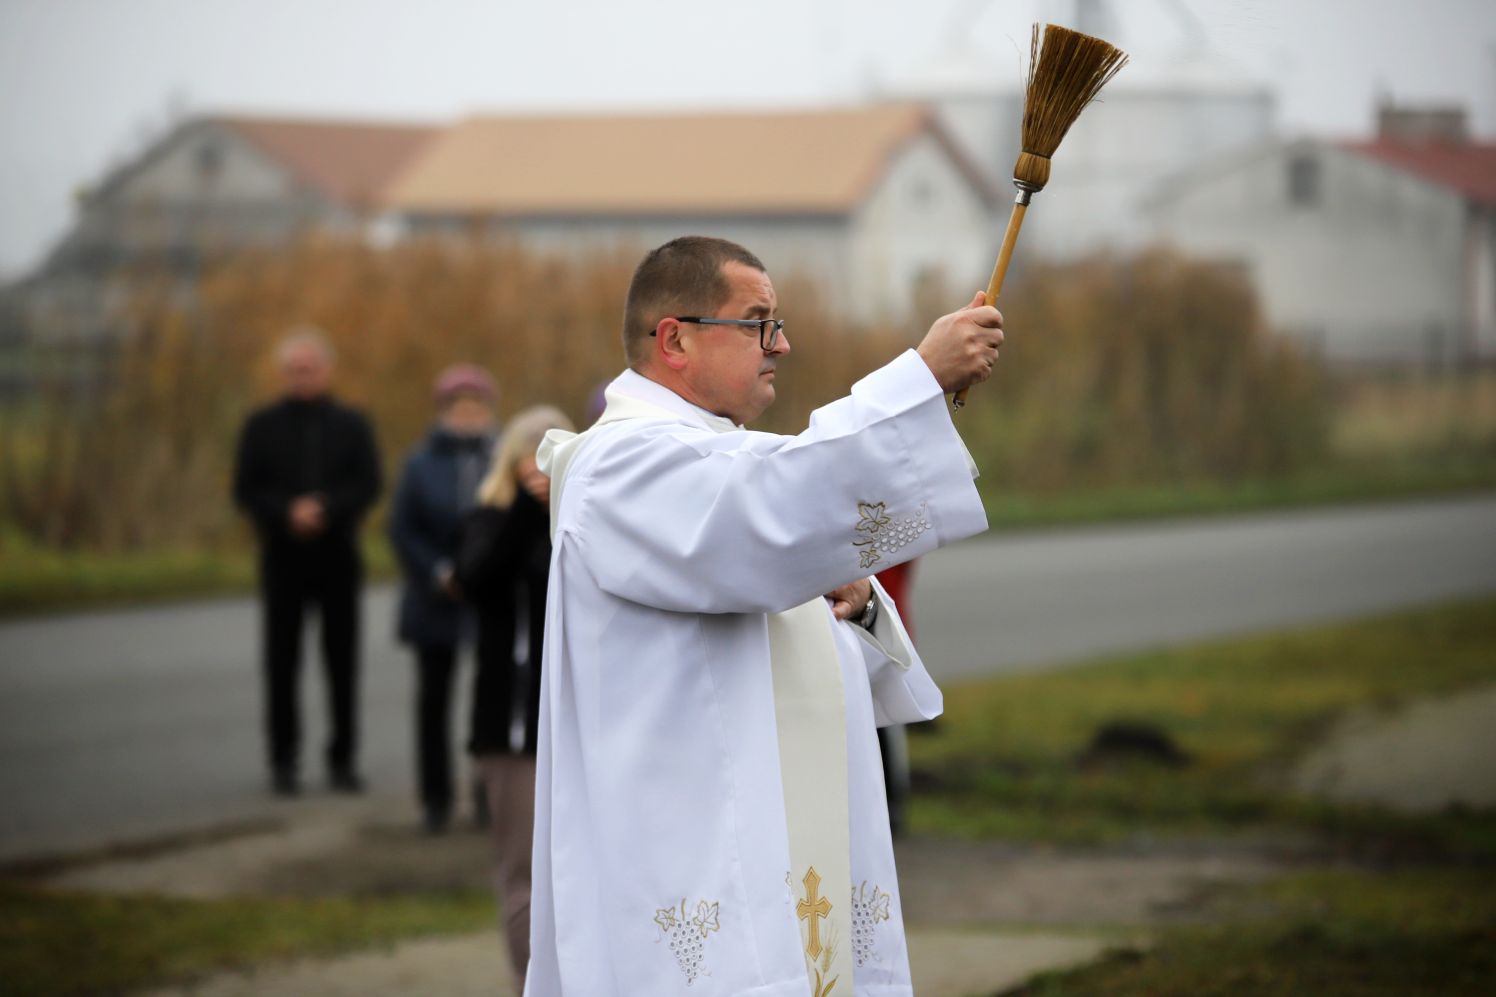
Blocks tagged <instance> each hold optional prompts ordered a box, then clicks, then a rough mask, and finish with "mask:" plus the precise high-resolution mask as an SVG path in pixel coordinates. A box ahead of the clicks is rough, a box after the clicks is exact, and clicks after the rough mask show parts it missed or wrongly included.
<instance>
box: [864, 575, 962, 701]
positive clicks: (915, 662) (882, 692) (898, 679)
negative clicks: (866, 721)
mask: <svg viewBox="0 0 1496 997" xmlns="http://www.w3.org/2000/svg"><path fill="white" fill-rule="evenodd" d="M872 582H873V592H874V594H875V595H876V596H877V597H878V602H879V606H878V618H877V619H876V620H874V621H873V629H872V632H871V633H870V632H868V631H867V630H864V629H863V628H862V627H860V626H857V625H856V624H854V623H847V624H846V625H847V626H850V627H851V628H852V630H853V631H854V632H855V633H856V634H857V636H858V638H859V640H858V645H859V646H860V647H861V648H862V660H863V664H864V665H865V666H866V667H867V678H868V685H869V686H871V687H872V692H873V718H874V719H875V720H876V721H877V724H878V726H879V727H887V726H888V725H889V724H912V723H918V722H920V721H921V720H933V719H934V718H935V717H938V716H940V714H941V711H942V710H944V708H945V699H944V697H943V696H941V694H940V688H939V687H938V686H937V685H936V684H935V680H934V679H932V678H931V677H930V673H929V672H927V671H925V663H924V662H923V661H921V660H920V657H919V653H918V652H917V651H915V649H914V642H913V641H912V640H910V638H909V631H908V630H906V629H904V621H903V620H902V619H901V618H900V617H899V608H898V607H897V606H896V605H894V602H893V600H892V599H891V598H889V596H888V592H887V591H886V590H885V589H884V588H883V586H882V585H881V584H879V582H878V579H876V578H874V579H873V580H872Z"/></svg>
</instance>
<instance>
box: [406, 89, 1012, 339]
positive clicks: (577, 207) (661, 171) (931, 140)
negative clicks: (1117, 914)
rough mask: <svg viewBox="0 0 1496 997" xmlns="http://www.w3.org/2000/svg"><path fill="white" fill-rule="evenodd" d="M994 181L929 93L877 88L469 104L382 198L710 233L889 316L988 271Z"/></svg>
mask: <svg viewBox="0 0 1496 997" xmlns="http://www.w3.org/2000/svg"><path fill="white" fill-rule="evenodd" d="M992 198H993V195H992V191H991V190H990V188H989V187H988V185H987V184H986V182H985V181H984V180H983V179H982V177H981V175H980V173H979V171H978V170H977V169H976V168H975V167H974V166H973V165H972V163H971V162H970V161H969V159H968V158H967V156H966V155H965V153H964V152H963V151H962V150H961V148H960V147H959V146H958V145H957V144H956V143H955V142H954V141H953V140H952V139H951V138H950V137H949V136H948V134H947V133H946V131H945V129H944V128H943V127H942V126H941V125H940V124H939V122H938V121H937V119H936V118H935V116H934V115H933V114H932V113H931V112H930V111H929V110H928V109H927V108H923V107H919V106H913V105H879V106H871V107H860V108H848V109H832V110H814V111H807V110H796V111H779V112H763V113H721V114H659V115H608V116H584V115H561V116H515V117H478V118H471V119H469V120H467V121H464V122H462V123H460V124H458V125H456V126H454V127H453V128H451V129H449V130H447V131H445V132H444V133H443V134H442V135H441V136H440V137H438V138H437V139H436V140H435V141H433V142H432V143H431V144H430V145H429V146H428V147H427V148H426V149H425V150H423V151H422V152H421V154H420V155H418V156H417V157H416V158H415V159H414V160H413V161H412V162H411V164H410V165H409V166H408V167H407V168H406V169H405V170H404V171H402V173H401V175H400V176H399V178H398V179H397V180H396V181H395V182H394V183H393V184H392V185H391V187H390V188H389V190H388V191H387V193H386V195H385V199H384V200H385V205H386V207H387V208H388V210H389V211H390V212H391V213H392V214H393V215H395V216H397V217H398V218H399V219H400V222H401V225H402V227H403V228H404V230H405V231H407V232H411V233H430V232H462V233H471V232H473V231H475V230H477V231H481V232H486V233H489V234H491V235H493V236H494V237H508V238H514V239H516V240H518V241H519V242H520V243H521V244H523V245H524V246H526V247H528V248H531V249H534V250H537V251H540V252H546V253H555V254H558V255H563V256H579V255H584V254H588V253H606V252H611V251H617V250H633V251H639V250H643V249H647V248H649V247H652V246H655V245H658V244H660V243H662V242H665V241H667V240H669V239H671V238H673V237H675V236H678V235H685V234H691V233H703V234H711V235H718V236H722V237H724V238H728V239H732V240H734V241H737V242H740V243H742V244H743V245H745V246H747V247H748V248H749V249H751V250H752V251H753V252H755V253H756V254H757V255H758V256H759V257H760V258H762V259H763V260H764V262H765V264H766V265H767V266H768V267H769V269H770V271H771V272H772V273H774V274H779V275H783V274H791V273H795V274H800V275H804V276H808V277H810V278H812V279H815V280H817V281H818V282H819V283H820V284H821V285H822V286H823V287H824V288H825V289H826V291H827V292H828V293H829V294H830V295H831V301H832V303H833V304H834V305H837V304H839V305H842V306H844V307H845V308H846V309H847V311H848V312H849V313H850V314H852V315H854V316H856V317H859V318H864V319H866V318H875V317H881V318H889V319H891V320H895V321H899V320H902V319H904V318H905V316H906V315H907V314H908V312H909V310H910V308H911V305H912V304H913V302H914V301H915V300H916V298H917V297H918V296H919V294H920V292H921V291H922V289H924V288H928V287H930V286H932V284H934V283H935V282H942V281H943V282H945V283H946V284H947V286H951V287H954V288H959V289H963V294H964V289H965V288H976V287H980V286H984V285H985V283H986V278H987V274H988V272H989V271H990V269H991V267H992V260H993V256H994V254H995V252H996V246H997V238H998V237H997V234H996V233H994V232H993V230H992V228H991V225H990V224H989V220H990V218H991V212H992V204H993V200H992ZM957 298H958V299H961V298H962V295H961V294H958V295H957Z"/></svg>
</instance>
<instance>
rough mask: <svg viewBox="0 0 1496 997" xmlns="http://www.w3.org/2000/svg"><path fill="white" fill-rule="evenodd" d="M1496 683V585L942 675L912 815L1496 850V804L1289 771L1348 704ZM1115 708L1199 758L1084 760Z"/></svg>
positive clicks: (928, 823)
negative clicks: (1419, 809) (1323, 790)
mask: <svg viewBox="0 0 1496 997" xmlns="http://www.w3.org/2000/svg"><path fill="white" fill-rule="evenodd" d="M1493 681H1496V601H1491V600H1485V601H1481V602H1476V603H1470V604H1465V605H1460V606H1455V607H1446V608H1441V609H1436V610H1428V611H1421V612H1415V613H1406V614H1401V615H1397V616H1392V617H1387V618H1383V619H1378V620H1374V621H1370V622H1361V623H1354V624H1347V625H1343V626H1334V627H1324V628H1317V629H1312V630H1302V631H1294V632H1288V633H1283V634H1276V635H1272V636H1264V637H1252V638H1245V639H1235V640H1230V641H1223V642H1218V643H1212V644H1204V645H1199V646H1194V647H1186V648H1181V649H1175V650H1168V651H1160V652H1155V653H1147V654H1135V655H1130V656H1127V657H1122V658H1114V659H1107V660H1103V661H1098V662H1093V663H1090V664H1084V665H1080V666H1077V667H1073V668H1068V669H1064V670H1059V671H1047V672H1040V673H1035V674H1024V675H1016V676H1006V677H1000V678H996V679H990V680H985V681H981V682H975V683H970V684H966V685H961V686H955V687H951V688H948V689H946V714H945V716H944V717H942V718H941V721H940V723H939V725H938V726H937V727H936V729H935V730H934V731H933V732H931V733H930V734H928V735H922V736H916V737H914V738H911V744H910V747H911V755H912V766H913V768H914V771H915V776H916V784H917V785H920V786H923V787H925V791H924V792H920V793H916V794H915V796H914V799H913V800H912V801H911V807H910V812H909V816H910V821H911V827H912V828H913V829H914V830H916V831H922V832H929V833H958V834H963V835H969V836H979V837H999V838H1007V839H1017V840H1032V841H1047V842H1062V843H1096V842H1109V841H1116V840H1119V839H1124V838H1127V837H1130V836H1135V835H1140V834H1156V833H1171V834H1194V833H1200V834H1215V833H1219V832H1221V831H1232V830H1241V829H1250V828H1254V827H1256V828H1267V829H1298V830H1307V831H1311V832H1315V833H1327V834H1330V835H1332V836H1335V837H1338V838H1342V839H1347V840H1354V839H1355V838H1357V837H1366V838H1369V839H1375V840H1376V841H1379V842H1381V843H1383V844H1386V843H1389V842H1391V843H1394V844H1399V845H1407V846H1409V847H1418V848H1423V847H1429V848H1452V849H1456V850H1464V851H1470V850H1474V851H1477V852H1480V853H1484V854H1491V855H1496V820H1493V819H1491V817H1490V815H1481V814H1460V813H1452V814H1448V815H1444V816H1442V817H1439V818H1436V819H1433V820H1423V821H1414V820H1412V819H1410V818H1403V817H1399V816H1397V815H1395V814H1391V813H1387V812H1384V811H1381V810H1378V809H1376V808H1372V807H1351V806H1336V805H1331V804H1326V803H1318V802H1314V801H1310V800H1307V799H1302V798H1298V797H1295V796H1294V795H1293V794H1292V793H1290V792H1288V791H1286V789H1285V787H1284V785H1283V784H1282V773H1283V772H1284V771H1285V770H1286V768H1287V763H1288V762H1289V761H1290V760H1291V759H1292V758H1294V757H1295V756H1296V755H1297V754H1298V753H1299V752H1300V751H1301V750H1302V749H1303V747H1304V746H1305V744H1306V743H1307V742H1308V741H1309V740H1310V739H1311V738H1313V737H1314V736H1315V735H1317V734H1319V733H1321V732H1322V731H1323V730H1324V729H1325V728H1326V726H1327V725H1328V724H1329V723H1330V722H1331V721H1332V720H1334V719H1335V718H1336V717H1338V716H1340V715H1341V714H1343V713H1344V712H1345V711H1346V710H1349V709H1352V708H1355V707H1364V706H1368V705H1369V706H1373V707H1375V706H1391V705H1393V704H1396V703H1400V702H1403V701H1406V700H1409V699H1412V698H1414V697H1418V696H1426V695H1433V694H1437V693H1441V692H1446V691H1449V690H1453V689H1458V688H1462V687H1466V686H1471V685H1475V684H1479V683H1483V682H1493ZM1112 721H1128V722H1135V723H1142V724H1148V725H1151V726H1153V727H1155V728H1157V729H1158V730H1160V731H1163V732H1165V733H1166V734H1167V735H1169V736H1170V737H1172V738H1173V739H1174V741H1175V742H1176V743H1177V744H1178V745H1179V746H1180V747H1181V748H1182V749H1183V750H1184V751H1185V752H1187V753H1188V754H1189V755H1190V756H1191V758H1192V761H1191V763H1190V764H1188V765H1185V766H1181V767H1168V766H1164V765H1159V764H1150V763H1143V762H1133V763H1129V764H1105V765H1099V766H1082V765H1080V764H1078V763H1077V756H1078V755H1079V754H1080V753H1081V752H1082V751H1083V750H1084V748H1085V747H1086V745H1087V743H1088V742H1089V740H1090V738H1091V737H1092V735H1093V734H1094V732H1095V731H1096V730H1097V729H1098V728H1099V727H1100V726H1102V725H1103V724H1106V723H1108V722H1112Z"/></svg>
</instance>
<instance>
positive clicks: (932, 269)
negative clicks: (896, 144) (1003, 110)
mask: <svg viewBox="0 0 1496 997" xmlns="http://www.w3.org/2000/svg"><path fill="white" fill-rule="evenodd" d="M1000 241H1001V233H1000V232H998V231H997V230H996V229H995V228H994V226H993V222H992V213H991V210H990V208H989V205H988V204H987V202H986V201H985V200H984V199H983V198H982V196H981V195H980V193H979V192H978V191H977V190H975V189H974V188H973V187H972V184H971V183H970V181H969V180H968V179H967V178H966V176H965V175H964V174H963V173H962V172H961V171H960V170H959V169H958V168H957V167H956V165H955V163H954V162H953V161H952V160H951V157H950V156H949V155H948V154H947V153H946V151H945V148H944V147H943V146H942V145H941V144H940V143H939V142H938V141H937V140H936V139H935V138H934V137H933V136H931V135H928V134H927V135H921V136H920V137H918V138H917V139H915V140H914V141H912V142H910V143H909V144H908V145H907V146H905V147H904V149H903V150H902V151H901V152H900V153H899V154H898V155H896V156H895V157H894V159H893V162H892V163H891V164H890V166H889V168H888V171H887V173H886V174H885V175H884V177H883V180H882V182H881V183H880V184H878V186H877V189H876V190H875V191H874V192H873V194H872V196H871V197H869V198H868V199H867V200H866V201H865V202H864V203H863V205H862V207H861V208H860V209H859V210H858V211H857V213H856V215H855V216H854V217H853V221H852V235H851V242H850V248H851V254H850V258H849V263H850V266H851V294H852V296H853V298H854V299H855V300H856V302H857V303H858V307H859V309H860V310H861V311H862V313H863V314H864V316H865V317H872V316H876V317H882V318H887V319H890V320H892V321H907V320H908V319H909V318H910V316H909V312H910V310H911V308H912V307H913V306H914V305H915V297H916V290H917V288H919V287H920V285H921V284H922V283H926V282H928V281H930V280H931V279H932V278H934V277H936V276H938V277H939V278H940V279H941V280H942V281H943V282H944V283H945V284H946V286H947V287H948V288H949V289H950V292H951V293H952V294H954V296H955V300H953V301H951V302H949V303H947V304H946V305H945V306H944V310H946V311H949V310H953V309H955V308H957V307H959V306H960V305H962V304H964V303H966V301H968V300H969V299H970V295H971V293H972V292H973V291H975V290H977V289H979V288H984V287H986V286H987V278H988V276H989V275H990V274H991V271H992V263H993V260H994V259H995V258H996V254H997V246H998V244H999V242H1000ZM934 317H935V316H915V318H917V319H918V320H920V321H928V320H929V319H930V318H934Z"/></svg>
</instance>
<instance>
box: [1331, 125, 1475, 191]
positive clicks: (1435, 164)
mask: <svg viewBox="0 0 1496 997" xmlns="http://www.w3.org/2000/svg"><path fill="white" fill-rule="evenodd" d="M1341 146H1342V148H1345V149H1348V150H1350V151H1351V152H1354V153H1358V154H1360V155H1363V156H1367V157H1369V158H1371V159H1375V160H1377V161H1378V162H1381V163H1384V164H1386V165H1388V166H1392V167H1395V168H1397V169H1400V170H1404V171H1406V172H1408V173H1412V174H1414V175H1415V176H1418V177H1421V178H1422V179H1424V180H1427V181H1428V182H1430V183H1433V184H1436V185H1438V186H1440V187H1447V188H1449V189H1450V190H1454V191H1457V192H1459V193H1460V194H1463V195H1464V196H1465V197H1467V198H1469V199H1470V200H1472V201H1475V202H1477V203H1479V204H1485V205H1496V144H1492V143H1480V142H1389V141H1386V140H1384V139H1377V140H1375V141H1371V142H1343V143H1341Z"/></svg>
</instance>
